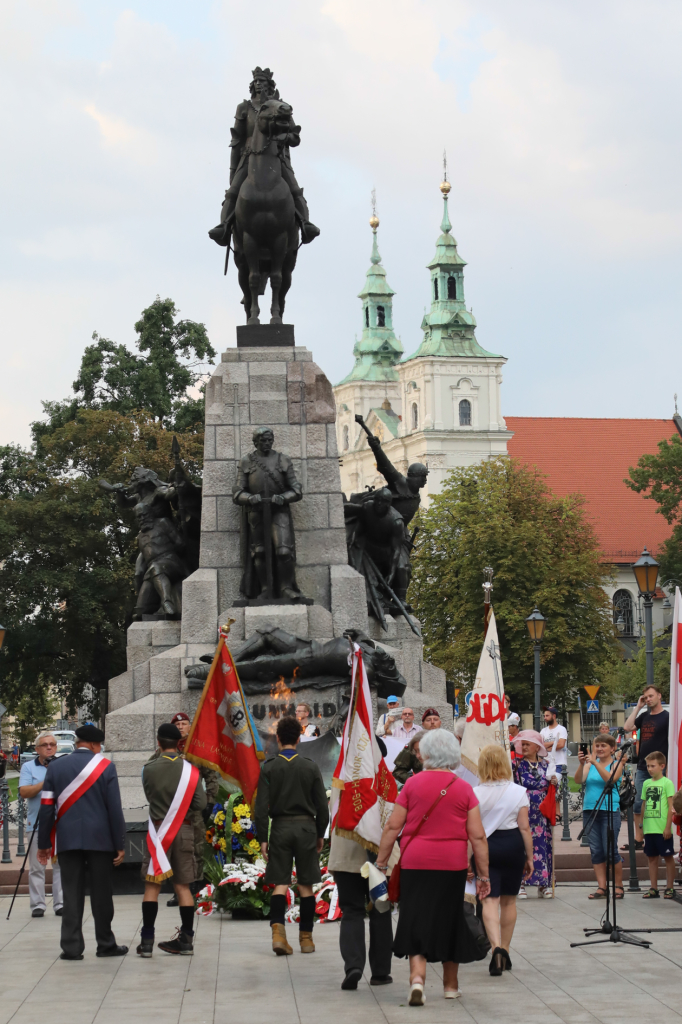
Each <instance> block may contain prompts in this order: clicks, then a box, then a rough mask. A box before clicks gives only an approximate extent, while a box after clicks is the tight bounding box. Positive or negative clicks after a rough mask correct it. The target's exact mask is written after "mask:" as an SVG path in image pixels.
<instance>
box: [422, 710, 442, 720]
mask: <svg viewBox="0 0 682 1024" xmlns="http://www.w3.org/2000/svg"><path fill="white" fill-rule="evenodd" d="M429 715H435V716H436V718H440V714H439V713H438V712H437V711H436V709H435V708H427V709H426V711H425V712H424V714H423V715H422V722H424V721H425V720H426V719H427V718H428V717H429Z"/></svg>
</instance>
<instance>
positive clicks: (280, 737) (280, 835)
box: [255, 717, 329, 956]
mask: <svg viewBox="0 0 682 1024" xmlns="http://www.w3.org/2000/svg"><path fill="white" fill-rule="evenodd" d="M300 738H301V726H300V723H299V722H298V721H297V720H296V719H295V718H289V717H287V718H282V719H280V721H279V722H278V723H277V744H278V746H279V753H278V754H277V756H276V757H272V758H270V759H269V760H268V761H266V762H265V764H264V765H263V766H262V768H261V772H260V779H259V781H258V793H257V796H256V813H255V825H256V835H257V837H258V840H259V842H260V846H261V851H262V853H263V856H264V857H265V859H266V860H267V862H268V866H267V869H266V872H265V882H266V883H267V884H268V885H274V886H275V888H274V890H273V894H272V897H271V899H270V927H271V928H272V948H273V950H274V952H275V953H276V954H277V956H288V955H290V954H291V953H293V949H292V948H291V946H290V945H289V943H288V942H287V936H286V931H285V928H284V915H285V912H286V909H287V896H286V893H287V889H288V888H289V886H290V885H291V869H292V865H293V862H294V861H295V862H296V881H297V883H298V889H299V892H300V894H301V916H300V920H299V940H300V945H301V952H302V953H314V952H315V944H314V942H313V921H314V918H315V897H314V896H313V885H314V884H315V882H319V881H320V879H321V875H320V852H321V850H322V846H323V844H324V834H325V832H326V831H327V825H328V824H329V807H328V804H327V794H326V792H325V788H324V783H323V781H322V775H321V774H320V769H319V768H318V766H317V765H316V764H315V762H314V761H312V760H311V759H310V758H309V757H305V756H304V755H303V754H301V753H300V747H299V748H297V744H298V742H299V740H300ZM268 818H271V819H272V827H271V829H270V838H269V840H268Z"/></svg>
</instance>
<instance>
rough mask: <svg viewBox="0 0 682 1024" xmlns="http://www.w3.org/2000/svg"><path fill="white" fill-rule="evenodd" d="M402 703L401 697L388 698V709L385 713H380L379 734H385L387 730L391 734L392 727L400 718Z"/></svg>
mask: <svg viewBox="0 0 682 1024" xmlns="http://www.w3.org/2000/svg"><path fill="white" fill-rule="evenodd" d="M400 704H401V701H400V698H399V697H387V698H386V705H387V707H388V711H387V712H386V714H385V715H379V720H378V721H377V729H376V735H377V736H385V735H386V732H387V731H388V734H389V736H390V734H391V728H392V727H393V725H394V724H395V723H396V722H397V721H398V720H399V718H400Z"/></svg>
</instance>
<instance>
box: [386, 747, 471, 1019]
mask: <svg viewBox="0 0 682 1024" xmlns="http://www.w3.org/2000/svg"><path fill="white" fill-rule="evenodd" d="M420 754H421V757H422V759H423V761H424V768H423V770H422V771H421V772H420V773H419V774H418V775H413V776H412V777H411V778H409V779H408V780H407V782H406V783H405V785H404V786H403V788H402V789H401V791H400V794H399V796H398V799H397V801H396V804H395V807H394V809H393V813H392V814H391V817H390V818H389V819H388V822H387V824H386V827H385V828H384V831H383V835H382V837H381V844H380V846H379V853H378V854H377V867H379V868H380V869H381V870H385V868H386V864H387V862H388V858H389V856H390V854H391V850H392V849H393V844H394V843H395V841H396V839H397V838H398V835H399V834H400V832H401V830H402V837H401V840H400V850H401V853H400V918H399V920H398V930H397V932H396V936H395V941H394V944H393V953H394V955H395V956H398V957H409V959H410V995H409V1004H410V1006H423V1005H424V1002H425V999H424V985H425V982H426V964H427V963H442V964H443V995H444V996H445V998H446V999H456V998H457V997H458V996H459V994H460V993H459V990H458V988H457V974H458V962H457V961H458V959H459V958H458V947H459V944H460V942H461V935H460V933H461V930H462V927H463V914H464V910H463V906H464V886H465V885H466V877H467V842H471V845H472V847H473V851H474V856H475V858H476V866H477V869H478V871H479V876H478V878H477V886H476V888H477V892H478V895H479V897H480V898H481V899H482V898H483V897H484V896H486V895H487V894H488V892H489V891H490V879H489V878H488V877H487V875H488V844H487V842H486V838H485V832H484V830H483V825H482V824H481V815H480V813H479V809H478V800H477V799H476V796H475V795H474V791H473V789H472V788H471V786H470V785H469V783H468V782H465V781H464V780H463V779H459V778H457V776H456V775H454V770H455V768H457V767H458V765H459V761H460V756H459V743H458V741H457V740H456V739H455V737H454V736H453V735H452V733H450V732H446V730H445V729H433V730H431V731H430V732H427V733H426V735H425V736H424V738H423V739H422V740H421V743H420Z"/></svg>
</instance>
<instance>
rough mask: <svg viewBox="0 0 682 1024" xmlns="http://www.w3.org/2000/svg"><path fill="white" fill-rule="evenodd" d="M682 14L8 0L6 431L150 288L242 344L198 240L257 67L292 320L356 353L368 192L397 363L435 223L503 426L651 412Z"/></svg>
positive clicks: (659, 348)
mask: <svg viewBox="0 0 682 1024" xmlns="http://www.w3.org/2000/svg"><path fill="white" fill-rule="evenodd" d="M680 52H682V7H681V6H680V4H679V3H676V2H674V0H670V2H668V0H648V2H647V3H646V4H642V3H640V2H633V0H597V2H596V3H595V0H553V2H551V3H548V2H547V0H515V2H514V3H509V0H372V2H371V3H368V2H367V0H287V2H286V3H282V2H281V0H279V2H277V3H275V2H273V0H260V2H259V3H258V4H253V3H247V2H246V0H240V2H237V0H214V2H211V0H131V2H130V3H129V4H124V3H120V2H118V0H87V2H86V0H0V88H1V89H2V99H1V102H0V125H1V127H0V130H1V132H2V139H3V146H2V150H3V157H2V161H0V187H1V193H2V195H1V201H2V216H1V217H0V239H1V247H0V309H1V314H0V325H1V332H2V333H1V335H0V346H1V349H0V355H1V356H2V364H1V365H2V373H1V374H0V387H1V389H2V390H1V403H0V444H3V443H8V442H20V443H26V442H27V441H28V438H29V430H28V426H29V423H30V422H31V421H32V420H34V419H36V418H37V417H38V416H39V415H40V413H41V405H40V402H41V400H44V399H59V398H63V397H65V396H66V395H67V394H68V392H69V390H70V385H71V382H72V381H73V380H74V378H75V376H76V373H77V370H78V366H79V363H80V356H81V353H82V351H83V349H84V347H85V345H86V344H88V342H89V340H90V336H91V334H92V332H93V331H94V330H96V331H98V332H99V333H100V334H101V335H104V336H105V337H108V338H111V339H113V340H115V341H118V342H125V343H127V344H129V345H132V343H133V341H134V331H133V323H134V322H135V320H136V319H137V318H138V316H139V314H140V311H141V310H142V309H143V308H144V307H145V306H146V305H148V304H149V303H150V302H151V301H152V300H153V299H154V297H155V295H157V294H159V295H161V296H162V297H166V296H170V297H172V298H173V299H174V300H175V302H176V303H177V305H178V306H179V308H180V310H181V312H182V315H183V316H184V317H187V318H190V319H193V320H201V321H203V322H205V323H206V324H207V326H208V329H209V334H210V337H211V339H212V341H213V344H214V346H215V348H216V349H218V350H219V351H220V350H223V349H225V348H226V347H227V346H228V345H233V344H234V343H235V334H234V328H235V324H236V323H238V322H241V319H240V315H239V314H240V311H241V307H240V306H239V298H240V293H239V291H238V288H237V284H236V277H235V274H234V269H233V267H231V269H230V273H229V274H228V277H227V279H225V278H223V276H222V260H223V254H224V250H219V249H218V248H217V247H216V246H215V245H214V244H213V243H212V242H211V241H210V240H209V239H208V237H207V234H206V232H207V230H208V228H210V227H212V226H213V225H214V224H215V223H216V221H217V219H218V214H219V209H220V202H221V198H222V194H223V191H224V189H225V188H226V186H227V183H228V166H229V149H228V144H229V128H230V125H231V123H232V117H233V114H234V108H235V106H236V104H237V102H238V101H239V100H241V99H242V98H243V97H245V96H247V95H248V83H249V81H250V72H251V69H252V68H253V67H255V66H256V65H257V64H261V65H268V66H270V67H271V68H272V69H273V71H274V73H275V77H276V79H277V83H278V85H279V88H280V91H281V94H282V97H283V98H284V99H286V100H287V101H288V102H289V103H291V104H292V105H293V107H294V112H295V117H296V120H297V122H298V123H299V124H301V125H302V129H303V130H302V144H301V146H300V148H299V149H298V150H296V151H294V153H293V157H294V168H295V171H296V173H297V176H298V179H299V182H300V183H301V184H302V185H303V186H304V187H305V192H306V196H307V198H308V200H309V204H310V208H311V214H312V218H313V220H314V221H315V222H316V223H317V224H318V225H319V226H320V227H321V229H322V234H321V236H320V238H319V239H318V240H317V241H315V242H314V243H313V244H312V245H311V246H306V247H305V248H303V249H302V250H301V252H300V254H299V261H298V267H297V270H296V274H295V277H294V284H293V287H292V291H291V293H290V296H289V301H288V306H287V314H288V315H287V317H286V319H287V320H288V321H289V322H293V323H294V324H295V326H296V337H297V342H298V343H299V344H304V345H307V346H308V347H309V348H310V349H312V351H313V353H314V356H315V359H316V360H317V362H318V363H319V364H320V365H321V366H322V367H323V368H324V369H325V370H326V372H327V374H328V375H329V377H330V378H331V379H332V381H334V382H336V381H337V380H339V379H340V378H341V377H342V376H344V375H345V374H346V373H347V372H348V370H349V369H350V367H351V365H352V356H351V353H352V347H353V340H354V336H355V334H356V332H359V331H360V329H361V322H360V304H359V301H358V299H357V298H356V296H357V292H358V291H359V290H360V287H361V285H362V282H363V280H364V274H365V270H366V268H367V266H368V264H369V253H370V248H371V233H370V230H369V227H368V224H367V220H368V217H369V214H370V205H369V203H370V193H371V190H372V188H373V187H376V191H377V198H378V207H379V215H380V217H381V227H380V231H379V238H380V250H381V254H382V257H383V262H384V265H385V267H386V269H387V273H388V279H389V282H390V283H391V285H392V286H393V288H394V289H395V290H396V293H397V294H396V297H395V300H394V303H395V305H394V323H395V325H396V331H397V333H398V334H399V335H400V337H401V338H402V341H403V344H404V346H405V349H406V351H412V350H413V349H414V348H415V347H416V346H417V344H418V343H419V338H420V331H419V324H420V321H421V316H422V312H423V308H424V306H425V304H426V303H427V302H428V301H429V288H428V271H427V270H426V269H425V264H426V263H428V262H429V260H430V258H431V256H432V255H433V249H434V243H435V239H436V237H437V234H438V225H439V223H440V217H441V201H440V194H439V192H438V188H437V186H438V182H439V180H440V173H441V159H442V152H443V150H444V149H446V150H447V153H448V162H449V169H450V178H451V180H452V183H453V190H452V194H451V200H450V215H451V219H452V222H453V226H454V234H455V236H456V237H457V240H458V242H459V247H460V252H461V253H462V255H463V256H464V258H465V259H466V260H467V261H468V264H469V266H468V268H467V274H466V296H467V301H468V304H469V305H471V306H472V307H473V310H474V313H475V315H476V317H477V320H478V323H479V329H478V338H479V341H480V342H481V344H482V345H483V346H484V347H486V348H488V349H490V350H492V351H494V352H500V353H503V354H504V355H505V356H507V357H508V359H509V362H508V365H507V367H506V372H505V383H504V388H503V410H504V412H505V413H507V414H509V415H511V414H514V415H559V416H625V417H642V416H655V417H662V416H670V415H671V414H672V411H673V393H674V392H675V391H677V390H680V393H681V394H682V374H681V373H680V344H679V337H680V319H681V318H680V287H679V280H680V275H681V272H682V196H681V193H680V181H681V180H682V174H681V170H682V167H681V163H682V161H681V153H680V147H681V145H682V143H681V141H680V140H682V131H681V125H680V121H681V118H682V103H681V102H680V100H681V99H682V96H681V93H682V86H681V82H680V77H681V75H682V61H681V60H680Z"/></svg>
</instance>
